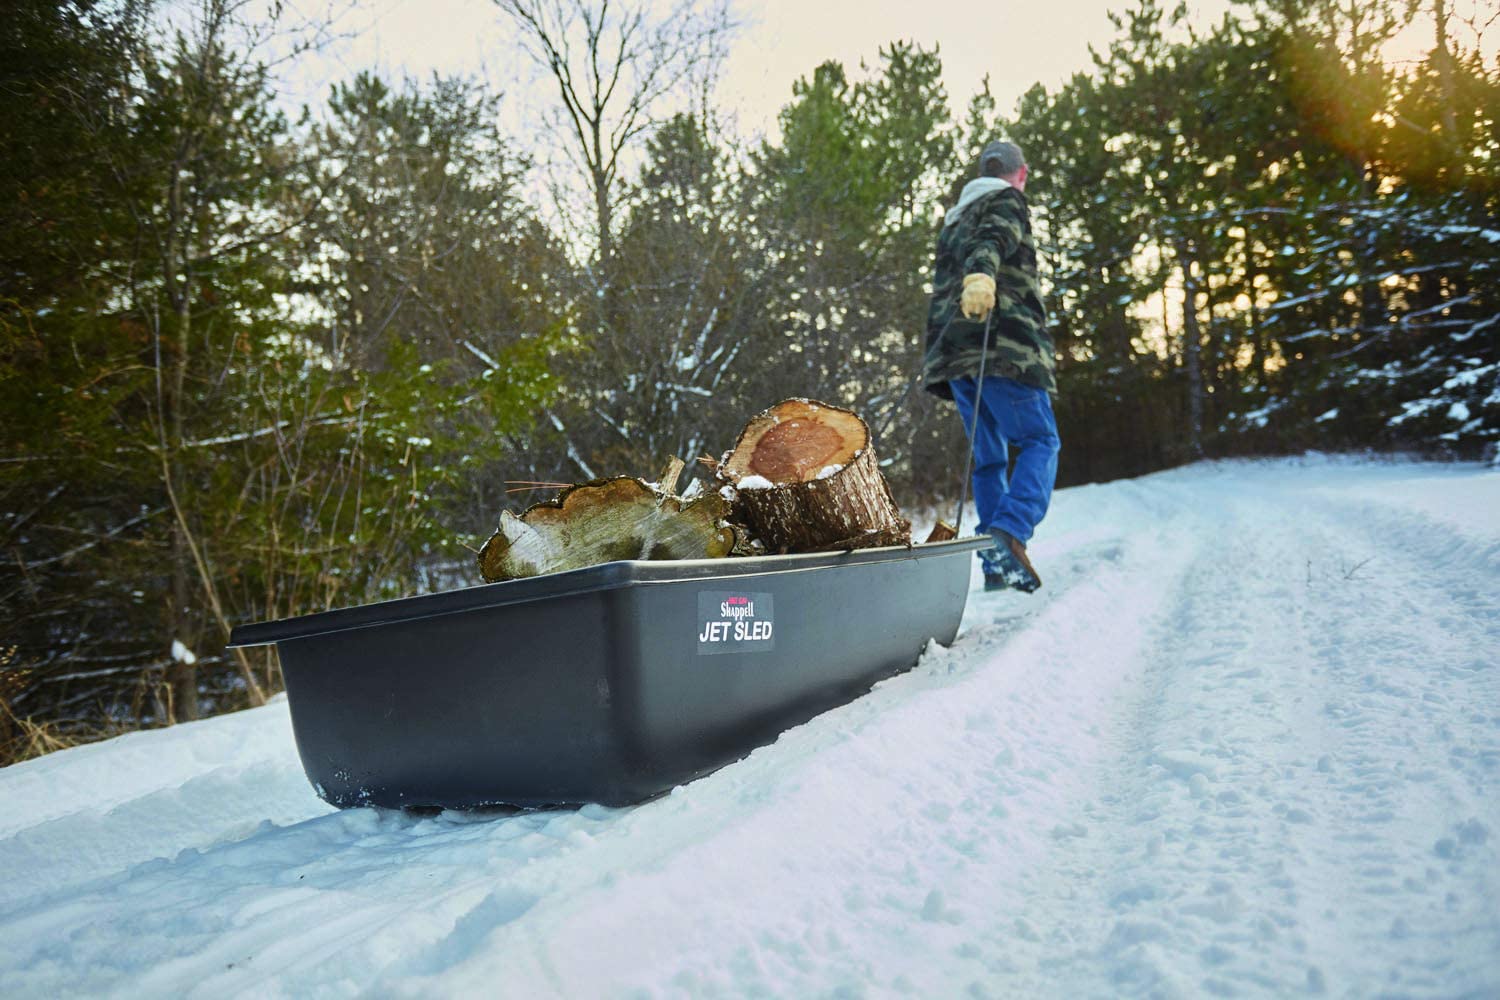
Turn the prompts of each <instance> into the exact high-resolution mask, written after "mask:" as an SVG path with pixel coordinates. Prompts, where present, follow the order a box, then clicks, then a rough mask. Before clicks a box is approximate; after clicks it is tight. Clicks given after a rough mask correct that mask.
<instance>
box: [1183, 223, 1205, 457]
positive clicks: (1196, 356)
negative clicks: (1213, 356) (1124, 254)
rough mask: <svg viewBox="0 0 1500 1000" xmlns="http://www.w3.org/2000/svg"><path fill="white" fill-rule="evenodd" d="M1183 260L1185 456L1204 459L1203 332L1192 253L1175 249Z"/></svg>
mask: <svg viewBox="0 0 1500 1000" xmlns="http://www.w3.org/2000/svg"><path fill="white" fill-rule="evenodd" d="M1178 257H1179V259H1180V260H1181V261H1182V285H1183V298H1184V301H1183V304H1182V365H1183V368H1185V369H1186V371H1187V397H1188V398H1187V403H1188V454H1189V456H1190V457H1192V458H1202V457H1203V331H1202V328H1201V327H1200V326H1199V325H1198V276H1197V275H1196V274H1194V273H1193V258H1192V256H1191V254H1189V253H1186V252H1184V251H1183V249H1182V248H1179V249H1178Z"/></svg>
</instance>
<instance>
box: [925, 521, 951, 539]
mask: <svg viewBox="0 0 1500 1000" xmlns="http://www.w3.org/2000/svg"><path fill="white" fill-rule="evenodd" d="M957 537H958V529H957V528H955V527H954V526H953V525H951V524H949V523H948V522H947V521H943V520H939V521H938V523H937V524H934V525H933V526H932V530H931V531H929V532H928V533H927V541H925V542H923V543H922V544H923V545H931V544H932V543H933V542H951V541H953V539H955V538H957Z"/></svg>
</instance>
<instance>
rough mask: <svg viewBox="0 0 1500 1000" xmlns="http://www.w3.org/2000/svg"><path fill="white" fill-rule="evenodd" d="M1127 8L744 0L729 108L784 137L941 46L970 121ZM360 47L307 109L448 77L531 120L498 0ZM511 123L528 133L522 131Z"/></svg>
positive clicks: (311, 73)
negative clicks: (826, 95)
mask: <svg viewBox="0 0 1500 1000" xmlns="http://www.w3.org/2000/svg"><path fill="white" fill-rule="evenodd" d="M1128 3H1129V0H1044V2H1043V0H1030V2H1026V3H1020V2H1016V0H1000V2H990V3H983V4H981V3H973V2H962V3H961V2H953V0H931V2H926V3H915V2H911V0H737V2H736V3H735V8H734V9H735V14H736V16H737V19H738V20H739V21H740V22H741V24H742V27H741V28H740V30H739V32H738V33H737V34H736V36H735V38H734V39H733V40H732V42H731V48H730V56H729V59H728V61H727V63H726V64H725V66H724V67H723V77H722V82H721V85H720V90H719V106H720V107H721V108H722V109H724V110H736V111H738V113H739V117H740V126H741V131H742V132H744V133H745V134H747V135H749V134H755V133H758V132H764V131H766V130H768V129H771V128H772V127H774V123H775V117H776V113H777V111H778V110H780V108H781V106H782V105H784V104H785V103H787V102H788V101H789V100H790V99H791V96H792V83H793V82H794V81H795V80H796V79H798V78H799V77H803V76H809V75H811V74H812V72H813V70H814V69H815V68H816V67H817V66H818V64H819V63H822V62H824V61H826V60H829V59H835V60H838V61H840V62H842V63H843V64H844V66H845V68H846V69H847V70H848V71H849V73H850V75H851V76H854V77H857V76H858V75H859V64H860V62H861V61H864V62H866V63H869V64H871V65H874V64H876V63H877V62H878V60H879V51H880V48H881V46H883V45H888V44H889V43H890V42H892V41H896V40H910V41H916V42H919V43H920V44H921V45H922V46H923V47H924V48H928V47H931V46H933V45H937V46H939V52H940V55H941V57H942V61H943V68H944V83H945V85H946V87H947V90H948V99H949V104H950V107H951V108H952V109H953V111H954V113H955V114H959V113H961V112H962V110H963V109H964V107H965V106H966V105H967V104H968V101H969V98H970V97H972V96H973V95H974V94H975V93H976V92H977V91H978V90H979V86H980V81H981V80H982V79H983V77H984V75H985V74H986V73H988V74H989V75H990V81H991V90H992V92H993V93H994V95H995V97H996V99H997V101H998V104H999V108H1000V110H1001V111H1002V112H1007V113H1008V112H1010V111H1012V110H1013V109H1014V106H1015V102H1016V100H1017V99H1018V98H1019V97H1020V96H1021V94H1023V93H1024V92H1025V91H1026V90H1027V89H1028V88H1029V87H1030V86H1031V85H1032V84H1033V83H1036V82H1041V83H1043V84H1045V85H1047V86H1048V87H1049V88H1055V87H1056V86H1057V85H1058V84H1060V83H1061V82H1063V81H1064V80H1066V79H1067V78H1068V77H1069V76H1070V75H1071V74H1072V73H1074V72H1076V71H1078V70H1082V69H1087V68H1088V67H1089V65H1090V62H1089V54H1088V46H1089V45H1090V44H1091V43H1092V44H1094V45H1095V46H1097V47H1101V48H1102V47H1104V46H1105V45H1107V44H1108V43H1109V40H1110V39H1111V38H1113V37H1114V30H1113V28H1112V27H1111V25H1110V23H1109V20H1108V18H1107V16H1106V12H1107V11H1108V10H1109V9H1110V8H1111V7H1123V6H1127V5H1128ZM1192 7H1193V11H1194V20H1195V23H1197V24H1199V25H1204V26H1206V25H1207V24H1209V23H1211V22H1213V21H1216V20H1217V19H1218V18H1219V17H1220V16H1222V14H1223V13H1224V11H1226V10H1227V9H1228V8H1229V2H1228V0H1197V2H1195V3H1193V4H1192ZM342 24H343V27H344V29H345V30H346V31H352V32H355V33H357V34H356V37H354V38H351V39H349V40H347V41H345V42H342V43H340V44H339V45H337V46H336V47H335V49H336V50H335V51H334V52H332V53H330V56H329V57H328V58H326V59H325V60H324V61H323V63H322V65H321V67H318V68H315V67H313V66H311V65H309V66H307V67H305V71H304V74H303V75H304V78H305V79H306V81H307V84H306V85H307V87H308V88H309V91H308V93H307V94H306V97H305V98H303V99H306V100H308V101H310V102H314V103H321V101H322V96H323V94H325V93H326V90H327V85H328V83H330V82H332V81H333V80H334V79H339V78H344V77H347V76H349V75H351V74H352V73H353V72H355V71H356V70H359V69H364V68H370V67H372V66H374V67H378V68H380V69H382V70H383V71H385V72H386V73H389V74H392V75H399V74H400V73H401V72H403V71H404V72H406V73H408V74H410V75H414V76H418V77H426V76H428V75H430V73H431V72H432V71H433V70H434V69H436V70H439V71H440V72H445V73H452V72H464V73H469V74H474V75H479V76H483V77H485V78H486V79H488V80H489V81H490V82H491V83H492V84H494V85H495V86H497V87H499V88H501V89H503V90H505V91H506V92H507V95H508V97H507V104H509V105H510V106H511V110H510V112H509V113H511V114H519V113H522V112H523V110H524V105H525V103H526V96H527V94H528V88H529V87H530V86H532V83H531V80H532V70H531V68H530V67H529V66H526V65H524V64H521V65H518V64H517V60H516V58H515V55H514V52H515V50H514V48H513V46H512V38H513V35H512V32H513V29H511V28H510V27H509V25H508V24H506V23H505V22H504V21H502V19H501V16H500V14H499V12H498V10H497V9H496V8H495V6H494V5H493V4H492V3H490V2H489V0H365V2H363V3H361V4H360V5H359V8H358V9H357V10H355V11H353V12H352V13H351V14H350V15H348V16H347V17H345V18H344V19H343V22H342ZM512 124H519V122H515V123H512Z"/></svg>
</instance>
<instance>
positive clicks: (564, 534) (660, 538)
mask: <svg viewBox="0 0 1500 1000" xmlns="http://www.w3.org/2000/svg"><path fill="white" fill-rule="evenodd" d="M681 470H682V463H681V462H680V461H679V462H675V463H674V464H673V465H669V466H668V468H667V470H666V472H664V473H663V476H664V478H665V477H668V476H669V477H670V478H671V480H672V482H670V483H663V484H652V483H647V482H644V481H642V480H640V479H635V478H632V477H630V476H619V477H617V478H614V479H597V480H594V481H593V482H589V483H581V484H579V485H577V486H570V487H568V488H567V489H565V490H563V491H562V492H561V493H559V494H558V495H557V496H556V497H554V498H553V499H551V500H547V501H543V502H542V503H539V504H534V505H533V506H531V507H529V508H527V509H526V510H525V511H524V512H523V513H522V514H521V515H520V516H519V517H517V516H516V515H514V514H512V513H511V512H510V511H505V512H504V513H502V514H501V515H500V527H499V530H497V531H496V532H495V533H494V534H493V535H491V536H490V538H489V540H488V541H487V542H485V543H484V546H483V547H482V548H481V549H480V550H479V571H480V573H481V574H482V575H483V576H484V578H485V580H487V581H489V582H491V583H493V582H495V581H497V580H514V579H518V578H520V577H526V576H538V575H540V574H542V573H556V572H559V571H561V570H569V569H581V568H583V567H585V566H593V565H597V564H598V563H605V562H611V561H613V560H616V559H718V558H721V557H723V556H727V555H728V554H729V553H730V551H731V550H732V549H733V548H734V545H735V541H736V533H735V531H734V529H733V528H732V527H730V526H729V525H728V524H727V523H726V521H727V518H728V516H729V512H730V510H729V501H728V500H727V499H726V498H724V497H722V496H720V495H719V494H718V493H715V492H708V493H704V494H700V495H699V496H695V497H693V498H692V499H683V498H682V497H679V496H676V495H675V494H674V493H673V492H672V490H673V488H674V485H675V480H676V478H677V474H680V472H681Z"/></svg>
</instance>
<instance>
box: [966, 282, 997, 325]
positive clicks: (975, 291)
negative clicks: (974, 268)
mask: <svg viewBox="0 0 1500 1000" xmlns="http://www.w3.org/2000/svg"><path fill="white" fill-rule="evenodd" d="M958 307H959V309H961V310H963V314H964V315H965V316H967V317H968V318H969V319H984V318H985V317H986V316H988V315H989V314H990V310H991V309H993V308H995V279H994V278H991V277H990V276H989V275H988V274H979V273H977V272H976V273H974V274H966V275H964V294H963V298H962V299H960V300H959V304H958Z"/></svg>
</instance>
